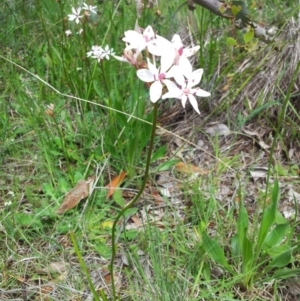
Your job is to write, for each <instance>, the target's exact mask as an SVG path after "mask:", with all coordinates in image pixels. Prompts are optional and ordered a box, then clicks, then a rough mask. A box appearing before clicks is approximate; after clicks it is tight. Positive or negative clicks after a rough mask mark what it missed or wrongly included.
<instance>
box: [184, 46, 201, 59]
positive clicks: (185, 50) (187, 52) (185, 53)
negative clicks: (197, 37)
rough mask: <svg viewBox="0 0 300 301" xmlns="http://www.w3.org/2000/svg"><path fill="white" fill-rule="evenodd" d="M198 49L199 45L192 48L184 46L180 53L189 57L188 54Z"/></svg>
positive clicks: (194, 52)
mask: <svg viewBox="0 0 300 301" xmlns="http://www.w3.org/2000/svg"><path fill="white" fill-rule="evenodd" d="M199 49H200V46H195V47H192V48H184V49H183V54H182V55H183V56H185V57H190V56H192V55H194V54H196V53H197V51H198V50H199Z"/></svg>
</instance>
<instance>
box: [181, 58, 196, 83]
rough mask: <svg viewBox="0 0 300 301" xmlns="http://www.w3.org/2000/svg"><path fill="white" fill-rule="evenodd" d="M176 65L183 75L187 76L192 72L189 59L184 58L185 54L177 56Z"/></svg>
mask: <svg viewBox="0 0 300 301" xmlns="http://www.w3.org/2000/svg"><path fill="white" fill-rule="evenodd" d="M178 65H179V67H180V69H181V72H182V73H183V75H184V76H185V77H187V78H189V77H190V75H191V74H192V71H193V67H192V65H191V63H190V61H189V60H188V58H186V57H185V56H181V57H180V58H179V62H178Z"/></svg>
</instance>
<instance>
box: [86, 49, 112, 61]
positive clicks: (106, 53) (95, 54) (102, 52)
mask: <svg viewBox="0 0 300 301" xmlns="http://www.w3.org/2000/svg"><path fill="white" fill-rule="evenodd" d="M86 55H87V57H92V58H95V59H97V60H98V63H100V61H101V60H102V59H104V58H105V59H107V60H109V57H110V56H111V55H113V56H114V51H113V49H110V48H109V46H108V45H106V46H105V49H103V48H102V47H101V46H92V50H91V51H89V52H87V54H86Z"/></svg>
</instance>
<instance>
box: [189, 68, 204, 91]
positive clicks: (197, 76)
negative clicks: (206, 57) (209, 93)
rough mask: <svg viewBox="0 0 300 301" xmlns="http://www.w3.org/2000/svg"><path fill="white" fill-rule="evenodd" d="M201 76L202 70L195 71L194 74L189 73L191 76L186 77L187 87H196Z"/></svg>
mask: <svg viewBox="0 0 300 301" xmlns="http://www.w3.org/2000/svg"><path fill="white" fill-rule="evenodd" d="M202 75H203V69H197V70H195V71H194V72H192V73H191V75H190V76H189V77H188V84H187V87H188V88H191V87H194V86H195V85H198V84H199V83H200V81H201V78H202Z"/></svg>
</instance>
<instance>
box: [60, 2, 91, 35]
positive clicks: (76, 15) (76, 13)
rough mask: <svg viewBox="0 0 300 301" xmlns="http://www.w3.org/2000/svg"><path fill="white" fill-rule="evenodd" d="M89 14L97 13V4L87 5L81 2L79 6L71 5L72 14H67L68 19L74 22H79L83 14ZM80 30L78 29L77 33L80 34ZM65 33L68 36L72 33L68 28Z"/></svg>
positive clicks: (87, 15)
mask: <svg viewBox="0 0 300 301" xmlns="http://www.w3.org/2000/svg"><path fill="white" fill-rule="evenodd" d="M91 14H97V6H92V5H87V4H86V3H83V4H82V6H81V7H78V8H75V7H72V14H70V15H68V20H69V21H74V22H75V23H76V24H79V23H80V22H81V19H82V18H83V17H84V16H86V17H89V16H90V15H91ZM82 31H83V30H82V29H79V31H78V32H77V33H78V34H81V33H82ZM65 34H66V36H70V35H71V34H72V31H71V30H69V29H68V30H66V31H65Z"/></svg>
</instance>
